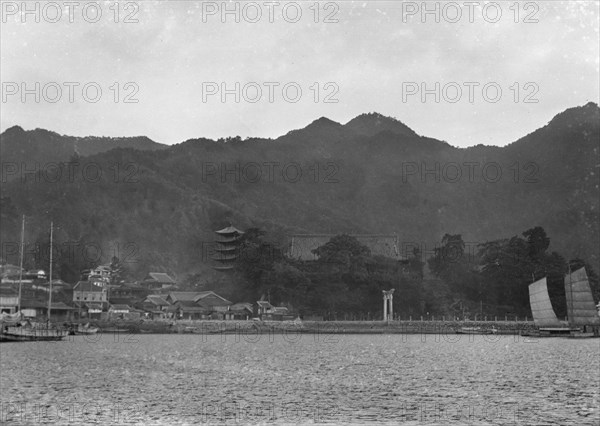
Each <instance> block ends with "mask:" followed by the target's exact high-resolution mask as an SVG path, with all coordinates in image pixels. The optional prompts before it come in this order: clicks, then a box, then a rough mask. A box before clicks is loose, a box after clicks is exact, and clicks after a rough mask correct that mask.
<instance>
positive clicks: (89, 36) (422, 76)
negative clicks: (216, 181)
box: [0, 0, 600, 146]
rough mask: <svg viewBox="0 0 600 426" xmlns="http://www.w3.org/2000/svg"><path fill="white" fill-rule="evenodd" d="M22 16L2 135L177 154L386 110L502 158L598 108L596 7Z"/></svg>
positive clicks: (5, 48)
mask: <svg viewBox="0 0 600 426" xmlns="http://www.w3.org/2000/svg"><path fill="white" fill-rule="evenodd" d="M21 3H22V2H20V1H19V2H4V1H3V2H2V24H1V25H2V29H1V65H0V67H1V69H0V72H1V75H0V78H1V81H2V105H1V107H2V112H1V122H0V126H1V130H2V131H4V130H5V129H7V128H8V127H11V126H13V125H20V126H21V127H23V128H25V129H33V128H36V127H40V128H46V129H49V130H53V131H56V132H58V133H61V134H68V135H76V136H86V135H97V136H136V135H146V136H148V137H150V138H151V139H153V140H155V141H157V142H162V143H167V144H173V143H178V142H181V141H184V140H186V139H190V138H197V137H209V138H218V137H223V136H235V135H240V136H242V137H246V136H259V137H277V136H279V135H282V134H285V133H287V132H288V131H290V130H292V129H296V128H301V127H304V126H306V125H307V124H309V123H310V122H311V121H313V120H315V119H317V118H319V117H321V116H326V117H328V118H330V119H332V120H335V121H338V122H341V123H346V122H347V121H349V120H350V119H352V118H353V117H355V116H356V115H359V114H361V113H364V112H374V111H375V112H379V113H381V114H384V115H388V116H392V117H395V118H397V119H399V120H400V121H402V122H404V123H405V124H406V125H408V126H409V127H411V128H412V129H414V130H415V131H416V132H417V133H419V134H422V135H426V136H431V137H435V138H438V139H442V140H446V141H447V142H449V143H450V144H452V145H456V146H469V145H475V144H479V143H483V144H493V145H505V144H507V143H510V142H512V141H514V140H516V139H518V138H519V137H522V136H524V135H526V134H528V133H530V132H531V131H533V130H535V129H536V128H539V127H541V126H543V125H544V124H546V123H547V122H548V121H549V120H550V119H551V118H552V117H553V116H554V115H555V114H557V113H559V112H561V111H562V110H564V109H566V108H569V107H573V106H578V105H583V104H585V103H587V102H589V101H592V102H598V97H599V90H600V89H599V81H600V72H599V66H600V65H599V57H600V46H599V43H600V42H599V40H600V35H599V33H598V29H599V2H598V1H597V0H594V1H584V2H575V1H568V2H558V1H547V2H544V1H541V2H520V3H516V2H514V1H501V2H498V3H495V4H491V5H486V3H489V2H471V3H479V5H475V4H473V5H471V4H469V2H428V3H427V5H428V8H429V9H430V10H431V11H433V12H432V13H431V14H426V15H424V14H423V12H424V11H423V10H422V8H421V4H422V2H421V1H419V2H402V1H341V2H320V3H319V4H317V5H316V6H315V3H314V2H313V1H310V2H286V1H281V2H279V4H278V5H274V4H269V2H263V1H258V2H229V3H227V8H228V9H229V10H232V11H233V12H234V13H231V14H228V15H222V12H223V9H224V7H223V5H224V3H223V2H221V1H219V2H200V1H162V2H154V1H143V2H126V1H122V2H120V3H119V4H117V6H118V7H115V5H114V2H113V1H110V2H98V3H97V4H98V5H99V8H100V10H101V12H102V15H101V16H99V17H97V12H98V8H97V7H95V6H94V5H93V4H87V3H88V2H85V1H80V2H72V3H78V4H73V5H69V4H67V3H68V2H28V7H29V8H30V10H31V11H32V13H29V14H26V15H22V13H21V12H22V10H21ZM492 3H493V2H492ZM515 3H516V6H515ZM36 4H37V6H36ZM57 5H59V6H60V8H61V10H62V11H59V9H58V8H57V7H56V6H57ZM457 6H458V7H457ZM36 7H37V8H38V9H37V10H38V12H39V16H36V13H37V12H36V10H35V8H36ZM235 8H237V10H238V11H239V16H238V17H236V15H235ZM436 8H438V10H439V16H438V17H436V15H435V9H436ZM15 9H19V10H15ZM69 10H70V11H71V12H73V13H72V14H71V15H69V14H68V11H69ZM299 10H300V11H301V16H299V15H298V11H299ZM117 11H118V12H119V13H118V16H116V12H117ZM316 11H318V12H319V13H318V16H317V15H316ZM499 11H500V12H501V15H499V14H498V12H499ZM517 12H518V14H517ZM459 13H460V15H459ZM259 14H260V15H259ZM271 14H272V16H271ZM127 18H128V19H127ZM327 18H328V19H327ZM436 18H438V19H439V22H436ZM126 19H127V20H129V21H133V22H124V21H125V20H126ZM236 19H238V20H239V22H236ZM515 19H516V20H517V21H518V22H517V23H515ZM23 20H24V21H25V22H22V21H23ZM96 20H97V22H94V21H96ZM315 20H316V21H318V22H315ZM326 20H328V21H334V22H324V21H326ZM36 21H38V22H36ZM51 21H57V22H51ZM71 21H72V22H71ZM115 21H118V22H115ZM135 21H137V22H135ZM252 21H256V22H252ZM271 21H272V22H271ZM294 21H296V22H294ZM335 21H337V22H335ZM423 21H425V22H423ZM453 21H456V22H453ZM471 21H472V22H471ZM524 21H531V22H524ZM535 21H537V22H535ZM36 83H39V90H37V89H36ZM236 83H239V91H236ZM436 83H439V91H437V95H439V102H436V99H435V97H436ZM222 84H224V85H225V88H226V89H228V90H229V91H230V93H229V94H227V95H226V96H225V99H224V101H225V102H223V100H222V98H221V85H222ZM286 85H287V86H286ZM422 85H425V87H424V88H425V89H428V90H430V91H431V93H429V94H427V95H426V97H425V99H422V97H421V89H422V88H423V87H422ZM485 85H487V86H485ZM84 86H85V87H86V90H85V92H84V90H83V88H84ZM284 86H285V87H286V92H285V93H283V87H284ZM484 86H485V87H486V91H485V93H484V92H483V87H484ZM98 88H100V89H101V90H102V93H101V94H100V93H97V89H98ZM257 88H258V89H260V90H261V92H260V93H259V92H258V91H257ZM297 88H300V89H301V90H302V93H301V94H299V93H298V92H297ZM317 88H318V90H317ZM498 88H500V89H501V90H502V93H501V94H499V93H497V89H498ZM23 89H27V90H30V91H31V93H29V94H25V96H24V97H23ZM57 89H60V92H58V90H57ZM457 89H460V90H461V91H462V95H461V96H458V94H459V92H458V91H457ZM69 92H71V95H72V98H73V99H72V101H73V102H70V101H71V100H70V99H69V94H70V93H69ZM213 92H217V93H216V94H212V93H213ZM236 92H237V93H236ZM270 92H272V93H271V94H272V99H270V98H269V97H270ZM415 92H416V93H415ZM470 92H471V94H472V99H469V94H470ZM317 93H318V98H317V99H315V96H316V95H317ZM36 94H37V95H39V102H36V99H35V97H36ZM84 95H85V97H84ZM236 95H238V96H239V102H236V99H235V98H236ZM259 95H261V97H260V98H258V96H259ZM284 95H285V96H284ZM484 95H485V96H484ZM115 97H116V100H118V101H119V102H115ZM515 97H516V99H515ZM126 98H128V100H130V101H132V100H138V102H137V103H131V102H129V103H126V102H124V100H125V99H126ZM326 98H327V99H328V100H329V101H334V100H337V101H338V102H335V103H334V102H325V99H326ZM94 100H97V102H92V101H94ZM293 100H297V101H296V102H292V101H293ZM493 100H497V102H492V101H493ZM535 100H537V102H535V103H534V102H532V101H535ZM253 101H256V102H253ZM271 101H272V102H271ZM526 101H528V102H526Z"/></svg>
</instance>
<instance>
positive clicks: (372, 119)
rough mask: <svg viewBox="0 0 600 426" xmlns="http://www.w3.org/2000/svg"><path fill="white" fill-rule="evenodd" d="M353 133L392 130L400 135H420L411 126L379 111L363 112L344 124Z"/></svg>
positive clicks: (365, 133) (362, 133)
mask: <svg viewBox="0 0 600 426" xmlns="http://www.w3.org/2000/svg"><path fill="white" fill-rule="evenodd" d="M344 128H345V129H346V130H349V131H350V132H352V133H355V134H359V135H365V136H374V135H376V134H378V133H381V132H385V131H388V132H391V133H395V134H398V135H406V136H418V135H417V134H416V133H415V132H414V131H413V130H412V129H411V128H410V127H408V126H407V125H405V124H404V123H402V122H401V121H399V120H396V119H395V118H392V117H386V116H385V115H381V114H379V113H377V112H372V113H368V114H361V115H359V116H357V117H355V118H353V119H352V120H350V121H349V122H347V123H346V124H345V125H344Z"/></svg>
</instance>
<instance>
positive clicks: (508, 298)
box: [228, 227, 600, 319]
mask: <svg viewBox="0 0 600 426" xmlns="http://www.w3.org/2000/svg"><path fill="white" fill-rule="evenodd" d="M549 246H550V239H549V238H548V236H547V235H546V232H545V231H544V229H543V228H541V227H535V228H532V229H529V230H527V231H525V232H523V234H522V235H521V236H514V237H512V238H508V239H500V240H495V241H490V242H486V243H483V244H480V245H479V246H478V247H477V251H476V252H474V253H467V252H466V248H465V243H464V241H463V239H462V237H461V235H450V234H446V235H445V236H444V237H443V238H442V242H441V245H440V246H439V247H438V248H436V249H435V250H434V253H433V256H432V257H431V258H430V259H428V261H427V264H428V267H429V270H430V271H431V272H432V274H433V275H434V276H435V277H436V278H435V279H434V280H427V279H424V262H423V260H422V258H421V253H420V252H419V251H418V250H415V251H414V252H413V253H412V256H411V257H410V258H409V259H407V260H405V261H402V262H399V261H397V260H395V259H391V258H386V257H383V256H378V255H373V254H372V253H371V251H370V249H369V248H368V247H367V246H365V245H362V244H361V243H360V242H359V241H358V240H356V239H355V238H353V237H350V236H348V235H337V236H335V237H333V238H332V239H331V240H330V241H328V242H327V243H326V244H324V245H322V246H320V247H318V248H317V249H316V250H314V254H316V255H317V258H318V260H316V261H300V260H295V259H290V258H288V257H287V256H286V255H285V252H284V250H283V249H282V247H280V246H278V245H277V244H275V243H273V242H271V241H269V240H268V239H267V238H266V236H265V233H264V232H263V231H261V230H259V229H256V228H254V229H249V230H248V231H247V232H246V233H245V234H244V236H243V237H242V240H241V245H240V256H239V260H238V265H237V268H236V269H235V272H234V274H233V276H232V277H231V278H232V279H233V282H234V283H235V284H234V285H233V286H232V287H230V288H229V289H228V290H229V291H230V292H231V294H229V295H228V296H229V297H232V298H233V299H236V300H259V299H260V298H268V299H269V300H270V301H271V303H272V304H274V305H286V306H289V307H291V308H293V309H294V310H295V311H296V312H298V313H299V314H303V315H310V314H315V315H323V316H325V317H327V318H331V319H335V318H337V319H340V318H344V317H347V318H379V317H380V316H381V310H382V301H381V300H382V296H381V291H382V290H389V289H391V288H394V289H396V293H395V294H396V297H395V299H394V305H395V306H396V309H397V312H402V313H403V314H405V315H413V316H418V315H425V314H426V313H427V312H429V313H431V314H438V315H439V314H451V313H452V312H453V311H452V310H453V309H455V310H458V309H456V306H454V305H457V301H460V306H461V308H464V306H465V305H466V306H469V305H470V306H471V307H473V308H472V310H474V309H475V308H474V307H475V306H476V307H477V308H476V310H477V312H479V309H481V310H482V311H483V313H485V314H486V315H490V316H491V315H504V314H506V313H515V314H518V315H530V310H529V293H528V286H529V284H531V283H532V282H533V281H534V280H537V279H540V278H542V277H546V278H547V280H548V288H549V293H550V296H551V299H552V303H553V305H554V307H555V311H556V313H557V315H559V316H564V315H565V314H566V312H565V311H566V303H565V292H564V285H563V282H564V281H563V280H564V275H565V274H566V273H567V272H568V269H569V267H571V269H572V270H575V269H577V268H580V267H582V266H586V270H587V272H588V275H589V276H590V282H591V286H592V290H593V292H594V295H595V297H596V299H598V297H599V296H600V288H599V286H598V277H597V275H596V273H595V272H594V271H593V270H592V269H591V267H590V265H587V264H586V263H585V262H583V261H582V260H580V259H574V260H571V261H570V262H567V261H566V260H565V259H564V258H563V257H562V256H561V255H560V254H558V253H556V252H549V251H548V248H549ZM433 281H437V283H433ZM440 285H442V286H445V287H444V288H446V289H447V290H448V294H449V295H450V296H449V297H446V299H443V301H442V302H439V300H438V301H436V303H433V304H432V303H431V300H432V299H435V298H436V297H437V296H438V295H436V291H438V289H439V286H440ZM438 299H439V298H438ZM428 301H429V302H428ZM426 311H427V312H426ZM430 311H431V312H430Z"/></svg>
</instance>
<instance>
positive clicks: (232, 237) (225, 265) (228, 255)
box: [213, 225, 244, 271]
mask: <svg viewBox="0 0 600 426" xmlns="http://www.w3.org/2000/svg"><path fill="white" fill-rule="evenodd" d="M215 234H217V239H216V240H215V255H214V256H213V260H215V261H217V262H218V263H219V264H218V266H214V268H215V269H216V270H217V271H228V270H231V269H233V267H234V264H235V261H236V260H237V258H238V256H239V247H240V238H241V236H242V235H243V234H244V233H243V232H242V231H240V230H239V229H237V228H235V227H234V226H232V225H229V226H228V227H227V228H223V229H221V230H220V231H215Z"/></svg>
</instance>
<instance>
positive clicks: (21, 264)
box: [19, 215, 25, 316]
mask: <svg viewBox="0 0 600 426" xmlns="http://www.w3.org/2000/svg"><path fill="white" fill-rule="evenodd" d="M24 240H25V215H23V220H22V223H21V253H20V255H19V256H20V257H19V268H20V269H19V316H21V291H22V287H23V244H24Z"/></svg>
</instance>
